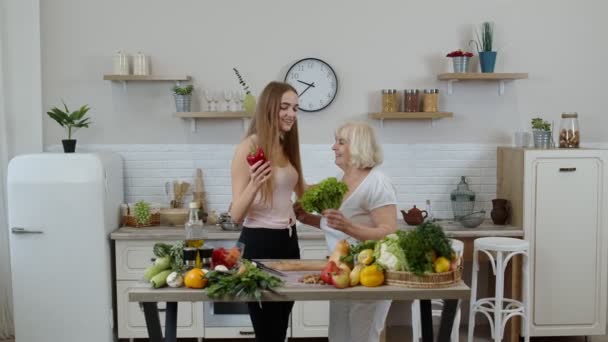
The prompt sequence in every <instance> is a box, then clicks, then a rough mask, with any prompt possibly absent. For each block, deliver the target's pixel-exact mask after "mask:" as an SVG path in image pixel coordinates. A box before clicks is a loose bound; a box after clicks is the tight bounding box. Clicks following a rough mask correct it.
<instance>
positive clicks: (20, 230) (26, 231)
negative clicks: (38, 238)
mask: <svg viewBox="0 0 608 342" xmlns="http://www.w3.org/2000/svg"><path fill="white" fill-rule="evenodd" d="M11 233H13V234H42V233H44V232H43V231H41V230H29V229H25V228H21V227H13V228H11Z"/></svg>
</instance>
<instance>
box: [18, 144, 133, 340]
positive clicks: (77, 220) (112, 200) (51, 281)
mask: <svg viewBox="0 0 608 342" xmlns="http://www.w3.org/2000/svg"><path fill="white" fill-rule="evenodd" d="M7 187H8V188H7V190H8V191H7V192H8V221H9V230H10V232H9V233H10V234H9V235H10V251H11V253H10V255H11V267H12V281H13V283H12V284H13V301H14V318H15V337H16V340H17V341H19V342H40V341H62V342H68V341H88V342H108V341H113V340H114V329H113V325H114V324H113V321H114V320H113V312H112V302H113V301H112V294H113V282H112V263H111V262H112V253H111V247H110V246H111V244H110V238H109V234H110V232H112V231H113V230H115V229H116V228H118V226H119V222H120V204H121V203H122V202H123V198H124V192H123V163H122V159H121V158H120V156H118V155H117V154H111V153H95V154H80V153H73V154H57V153H42V154H31V155H22V156H18V157H15V158H14V159H13V160H11V162H10V163H9V167H8V179H7Z"/></svg>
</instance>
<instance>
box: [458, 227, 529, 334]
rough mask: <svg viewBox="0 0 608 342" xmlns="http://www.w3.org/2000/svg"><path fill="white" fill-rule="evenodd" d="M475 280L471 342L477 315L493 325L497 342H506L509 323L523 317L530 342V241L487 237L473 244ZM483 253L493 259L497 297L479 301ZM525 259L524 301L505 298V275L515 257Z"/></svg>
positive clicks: (471, 313)
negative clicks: (505, 332)
mask: <svg viewBox="0 0 608 342" xmlns="http://www.w3.org/2000/svg"><path fill="white" fill-rule="evenodd" d="M473 246H474V247H473V280H472V281H471V301H470V309H469V334H468V342H473V332H474V329H475V314H476V313H477V312H480V313H482V314H484V315H485V316H486V317H487V318H488V321H489V322H490V331H491V333H492V338H493V339H494V341H496V342H498V341H502V339H503V335H504V329H505V325H506V323H507V321H508V320H509V319H510V318H512V317H515V316H521V317H522V324H523V333H524V341H525V342H529V341H530V324H529V318H530V303H529V299H530V282H529V281H530V273H529V272H530V269H529V260H528V250H529V248H530V244H529V243H528V241H525V240H520V239H513V238H506V237H486V238H479V239H475V242H474V243H473ZM479 252H483V253H485V254H486V255H487V256H488V258H489V259H490V264H491V265H492V271H493V272H494V275H495V277H496V289H495V297H489V298H480V299H477V273H478V272H479V260H478V254H479ZM517 254H521V255H523V297H522V301H518V300H515V299H512V298H504V273H505V269H506V268H507V265H508V264H509V260H511V258H513V256H515V255H517Z"/></svg>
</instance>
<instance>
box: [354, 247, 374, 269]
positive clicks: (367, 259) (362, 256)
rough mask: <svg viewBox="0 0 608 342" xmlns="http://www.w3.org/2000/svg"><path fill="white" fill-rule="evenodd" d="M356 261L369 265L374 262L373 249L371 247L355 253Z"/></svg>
mask: <svg viewBox="0 0 608 342" xmlns="http://www.w3.org/2000/svg"><path fill="white" fill-rule="evenodd" d="M357 261H359V263H360V264H363V265H369V264H371V263H372V262H374V251H373V250H371V249H364V250H362V251H361V252H359V255H357Z"/></svg>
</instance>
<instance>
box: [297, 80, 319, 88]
mask: <svg viewBox="0 0 608 342" xmlns="http://www.w3.org/2000/svg"><path fill="white" fill-rule="evenodd" d="M298 82H300V83H302V84H306V85H307V86H309V87H313V88H314V87H315V82H312V84H311V83H306V82H304V81H300V80H298Z"/></svg>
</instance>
